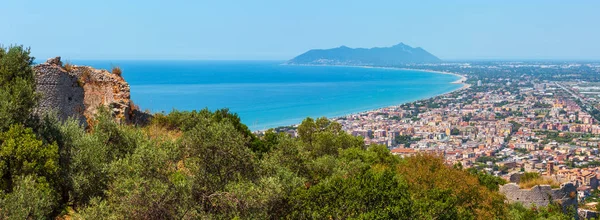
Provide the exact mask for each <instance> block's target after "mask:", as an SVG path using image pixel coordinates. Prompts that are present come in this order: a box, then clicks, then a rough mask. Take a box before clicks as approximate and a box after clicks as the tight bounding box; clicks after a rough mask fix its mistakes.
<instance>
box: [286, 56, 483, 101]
mask: <svg viewBox="0 0 600 220" xmlns="http://www.w3.org/2000/svg"><path fill="white" fill-rule="evenodd" d="M280 65H289V66H334V67H354V68H376V69H388V70H410V71H418V72H427V73H437V74H445V75H453V76H456V77H459V79H457V80H456V81H453V82H451V84H463V87H461V88H460V89H466V88H469V87H471V84H467V83H465V82H466V81H467V77H466V76H464V75H461V74H458V73H452V72H445V71H437V70H429V69H413V68H400V67H385V66H365V65H363V66H353V65H318V64H285V63H283V64H280ZM456 91H458V90H456ZM452 92H454V91H452ZM434 97H435V96H434ZM431 98H433V97H431Z"/></svg>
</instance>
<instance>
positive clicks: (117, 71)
mask: <svg viewBox="0 0 600 220" xmlns="http://www.w3.org/2000/svg"><path fill="white" fill-rule="evenodd" d="M112 74H115V75H117V76H121V75H122V74H123V71H122V70H121V67H118V66H114V67H113V68H112Z"/></svg>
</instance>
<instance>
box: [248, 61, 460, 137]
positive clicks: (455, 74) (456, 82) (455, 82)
mask: <svg viewBox="0 0 600 220" xmlns="http://www.w3.org/2000/svg"><path fill="white" fill-rule="evenodd" d="M281 65H291V66H334V67H355V68H377V69H389V70H410V71H419V72H428V73H436V74H446V75H453V76H456V77H459V79H457V80H455V81H453V82H450V84H462V85H463V86H462V87H460V88H457V89H454V90H452V91H449V92H445V93H442V94H439V95H435V96H431V97H428V98H422V99H417V100H414V101H408V102H404V103H399V104H396V105H389V106H385V107H381V108H375V109H371V110H366V111H361V112H354V113H349V114H345V115H340V116H333V117H330V118H328V119H330V120H337V119H340V118H343V117H347V116H349V115H354V114H364V113H370V112H374V111H379V110H382V109H386V108H394V107H399V106H401V105H404V104H406V103H413V102H419V101H422V100H426V99H431V98H436V97H439V96H443V95H447V94H451V93H453V92H457V91H460V90H464V89H468V88H470V87H471V84H468V83H465V82H466V81H467V77H466V76H464V75H461V74H458V73H451V72H444V71H436V70H427V69H411V68H397V67H377V66H351V65H310V64H302V65H298V64H281ZM298 125H300V123H298V124H291V125H284V126H277V127H272V128H267V129H263V130H255V131H252V132H265V131H267V130H269V129H275V128H280V127H294V128H295V127H298Z"/></svg>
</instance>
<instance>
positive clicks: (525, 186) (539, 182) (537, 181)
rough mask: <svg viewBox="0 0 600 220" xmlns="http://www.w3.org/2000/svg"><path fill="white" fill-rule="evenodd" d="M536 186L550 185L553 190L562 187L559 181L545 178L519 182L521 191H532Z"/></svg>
mask: <svg viewBox="0 0 600 220" xmlns="http://www.w3.org/2000/svg"><path fill="white" fill-rule="evenodd" d="M536 185H550V187H552V188H553V189H556V188H559V187H560V183H559V182H558V181H556V180H554V179H549V178H543V177H540V178H536V179H531V180H528V181H521V182H519V187H521V189H531V188H532V187H534V186H536Z"/></svg>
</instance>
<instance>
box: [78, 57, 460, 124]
mask: <svg viewBox="0 0 600 220" xmlns="http://www.w3.org/2000/svg"><path fill="white" fill-rule="evenodd" d="M72 63H74V64H76V65H88V66H92V67H95V68H102V69H109V70H110V69H111V68H112V67H113V66H119V67H120V68H121V69H122V70H123V77H124V78H125V80H126V81H127V82H128V83H129V84H130V86H131V98H132V100H133V101H134V103H136V104H137V105H139V106H140V108H141V109H142V110H146V109H147V110H150V111H151V112H169V111H171V110H173V109H177V110H194V109H198V110H199V109H203V108H208V109H210V110H215V109H220V108H229V109H230V110H231V111H232V112H236V113H238V115H239V116H240V117H241V119H242V122H244V123H245V124H246V125H248V127H250V129H251V130H262V129H267V128H272V127H277V126H286V125H291V124H297V123H300V122H301V121H302V120H303V119H304V118H306V117H321V116H326V117H335V116H343V115H346V114H350V113H356V112H362V111H367V110H371V109H376V108H381V107H386V106H391V105H398V104H402V103H406V102H410V101H415V100H419V99H425V98H429V97H433V96H437V95H440V94H444V93H447V92H450V91H453V90H456V89H458V88H460V87H461V86H462V85H461V84H452V83H451V82H453V81H456V80H458V77H457V76H454V75H448V74H439V73H432V72H423V71H413V70H398V69H384V68H361V67H343V66H293V65H281V63H283V61H166V60H161V61H153V60H143V61H139V60H116V61H110V60H76V61H73V62H72Z"/></svg>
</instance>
